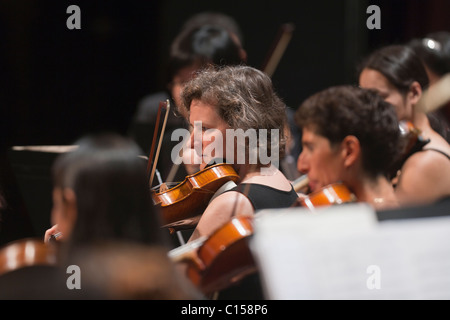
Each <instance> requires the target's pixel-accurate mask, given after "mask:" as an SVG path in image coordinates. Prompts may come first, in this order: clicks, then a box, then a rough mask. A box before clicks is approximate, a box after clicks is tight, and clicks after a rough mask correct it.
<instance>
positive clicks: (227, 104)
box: [181, 66, 297, 240]
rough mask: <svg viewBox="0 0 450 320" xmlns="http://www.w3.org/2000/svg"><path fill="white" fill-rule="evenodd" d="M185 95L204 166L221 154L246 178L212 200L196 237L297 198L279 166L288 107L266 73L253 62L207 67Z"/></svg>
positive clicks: (194, 145) (193, 142) (193, 144)
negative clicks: (238, 217)
mask: <svg viewBox="0 0 450 320" xmlns="http://www.w3.org/2000/svg"><path fill="white" fill-rule="evenodd" d="M181 98H182V106H181V108H182V110H181V112H182V113H183V114H185V115H186V117H187V119H188V121H189V124H190V126H191V128H192V131H191V137H190V143H189V145H190V146H191V148H192V149H193V150H194V151H195V152H196V154H197V156H198V157H199V158H200V161H201V165H200V168H201V169H203V168H205V167H206V166H207V164H208V163H209V162H210V161H211V160H214V159H215V158H221V159H224V161H225V162H227V163H230V164H232V165H233V167H234V168H235V170H236V172H237V173H238V174H239V176H240V182H239V184H238V185H237V186H235V187H233V188H231V189H230V190H227V191H226V192H223V193H221V194H220V195H218V196H216V197H214V198H213V200H212V201H211V202H210V203H209V205H208V207H207V208H206V210H205V211H204V213H203V214H202V216H201V218H200V220H199V222H198V224H197V226H196V229H195V230H194V232H193V234H192V236H191V238H190V240H193V239H196V238H199V237H201V236H209V235H211V234H212V233H213V232H214V231H215V230H217V229H218V228H219V227H221V226H223V225H224V224H225V223H226V222H228V221H230V220H231V218H232V217H233V216H253V214H254V213H255V212H256V211H257V210H260V209H264V208H275V207H289V206H291V205H292V204H293V203H294V202H295V201H296V199H297V194H296V193H295V191H294V190H293V187H292V185H291V183H290V182H289V180H288V179H286V177H285V176H284V175H283V174H282V173H281V172H280V170H278V167H277V165H278V163H279V157H280V154H283V151H284V146H285V140H286V139H285V129H286V125H287V122H286V111H285V108H286V106H285V104H284V103H283V102H282V101H281V100H280V99H279V97H278V96H277V94H276V93H275V92H274V89H273V87H272V82H271V80H270V78H269V77H268V76H267V75H266V74H264V73H263V72H261V71H259V70H256V69H254V68H251V67H247V66H234V67H223V68H218V69H212V68H211V69H205V70H203V71H201V72H199V73H198V74H197V75H196V77H195V78H194V79H192V80H191V81H189V82H188V83H187V84H186V85H185V87H184V89H183V91H182V94H181ZM268 157H269V158H270V159H269V160H267V158H268Z"/></svg>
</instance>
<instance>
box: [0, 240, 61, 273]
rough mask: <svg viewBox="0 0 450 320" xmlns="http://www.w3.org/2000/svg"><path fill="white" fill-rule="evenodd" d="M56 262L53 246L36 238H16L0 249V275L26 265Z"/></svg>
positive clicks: (52, 263) (53, 263)
mask: <svg viewBox="0 0 450 320" xmlns="http://www.w3.org/2000/svg"><path fill="white" fill-rule="evenodd" d="M56 263H57V255H56V248H55V246H53V245H47V244H46V243H44V242H43V241H42V240H38V239H33V238H26V239H21V240H16V241H13V242H11V243H9V244H7V245H5V246H4V247H3V248H1V249H0V275H2V274H4V273H7V272H10V271H14V270H17V269H21V268H24V267H28V266H36V265H49V266H51V265H55V264H56Z"/></svg>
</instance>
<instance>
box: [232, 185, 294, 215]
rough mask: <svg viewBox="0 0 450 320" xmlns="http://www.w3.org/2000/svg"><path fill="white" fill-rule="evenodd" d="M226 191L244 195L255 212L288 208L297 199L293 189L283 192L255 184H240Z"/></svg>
mask: <svg viewBox="0 0 450 320" xmlns="http://www.w3.org/2000/svg"><path fill="white" fill-rule="evenodd" d="M247 189H248V191H247ZM228 191H237V192H240V193H242V194H244V195H245V196H246V197H247V198H248V199H249V200H250V202H251V203H252V205H253V208H254V209H255V211H258V210H262V209H273V208H288V207H290V206H291V205H292V204H294V202H295V201H296V200H297V198H298V195H297V193H296V192H295V190H294V187H292V188H291V190H290V191H283V190H278V189H275V188H272V187H269V186H266V185H262V184H256V183H251V184H247V183H241V184H240V185H238V186H236V187H234V188H232V189H230V190H228ZM228 191H227V192H228Z"/></svg>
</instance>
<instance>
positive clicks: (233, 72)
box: [179, 65, 287, 159]
mask: <svg viewBox="0 0 450 320" xmlns="http://www.w3.org/2000/svg"><path fill="white" fill-rule="evenodd" d="M181 99H182V105H181V106H180V107H179V108H180V112H181V113H182V114H184V115H185V116H186V117H188V114H189V110H190V105H191V102H192V100H201V101H203V102H205V103H208V104H210V105H213V106H215V107H216V110H217V113H218V115H219V116H220V117H221V118H222V119H223V120H224V121H225V122H226V123H227V124H228V125H229V127H230V128H231V129H242V130H244V131H247V130H248V129H256V130H257V131H258V132H259V135H258V143H260V142H261V132H264V131H260V130H261V129H266V130H267V136H266V137H265V138H266V140H265V141H267V154H268V155H269V154H270V155H271V152H272V148H271V145H272V143H274V142H276V143H277V145H278V146H279V153H280V154H279V155H278V156H279V157H280V158H281V157H282V156H281V155H284V150H285V145H286V128H287V117H286V105H285V104H284V102H283V101H282V100H281V99H280V98H279V97H278V95H277V94H276V92H275V90H274V88H273V85H272V80H271V79H270V77H269V76H267V75H266V74H265V73H263V72H262V71H259V70H257V69H255V68H252V67H249V66H242V65H239V66H225V67H215V68H207V69H203V70H200V71H199V72H198V73H197V74H196V76H195V77H194V78H193V79H192V80H191V81H189V82H188V83H187V84H186V85H185V87H184V89H183V92H182V94H181ZM273 129H275V130H278V134H279V140H278V141H272V139H273V137H272V135H271V131H272V130H273ZM258 146H259V145H258ZM259 147H260V146H259ZM246 152H248V145H246ZM258 159H259V158H258Z"/></svg>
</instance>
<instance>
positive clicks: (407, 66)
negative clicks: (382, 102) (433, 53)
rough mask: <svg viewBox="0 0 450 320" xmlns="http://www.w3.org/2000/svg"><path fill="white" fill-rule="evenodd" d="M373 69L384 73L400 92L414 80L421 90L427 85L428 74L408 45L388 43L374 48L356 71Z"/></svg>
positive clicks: (405, 89)
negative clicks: (376, 48)
mask: <svg viewBox="0 0 450 320" xmlns="http://www.w3.org/2000/svg"><path fill="white" fill-rule="evenodd" d="M366 68H367V69H373V70H376V71H378V72H380V73H381V74H382V75H384V76H385V77H386V78H387V79H388V80H389V82H390V83H391V84H392V85H393V86H394V87H396V88H397V90H399V91H400V92H401V93H402V94H406V93H407V92H408V90H409V89H410V87H411V84H412V83H413V82H414V81H417V82H418V83H419V84H420V86H421V87H422V90H424V89H426V88H427V87H428V85H429V80H428V75H427V72H426V71H425V67H424V66H423V64H422V61H421V60H420V58H419V56H418V55H417V54H416V53H415V52H414V50H413V49H411V48H410V47H408V46H405V45H390V46H386V47H382V48H380V49H378V50H375V51H374V52H373V53H372V54H370V55H369V56H368V57H367V58H366V59H365V60H364V61H363V62H362V63H361V64H360V65H359V67H358V72H359V74H361V72H362V71H363V70H364V69H366Z"/></svg>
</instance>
